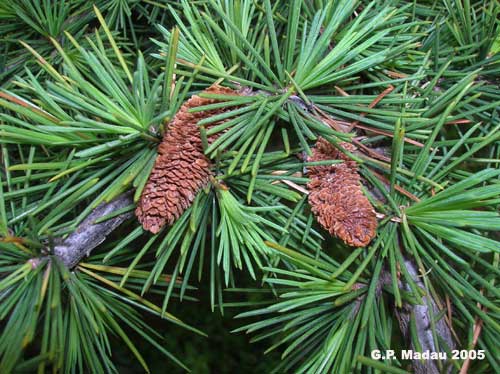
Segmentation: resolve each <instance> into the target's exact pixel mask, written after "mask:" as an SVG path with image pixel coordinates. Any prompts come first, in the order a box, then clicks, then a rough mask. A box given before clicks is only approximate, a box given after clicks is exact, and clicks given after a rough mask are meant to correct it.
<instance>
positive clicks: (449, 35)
mask: <svg viewBox="0 0 500 374" xmlns="http://www.w3.org/2000/svg"><path fill="white" fill-rule="evenodd" d="M499 16H500V3H499V2H498V1H497V0H477V1H475V0H474V1H469V0H467V1H466V0H428V1H421V2H416V1H403V0H401V1H399V0H391V1H378V0H376V1H364V0H358V1H350V0H331V1H323V0H315V1H307V0H290V1H281V0H279V1H272V2H271V1H270V0H258V1H254V0H235V1H226V0H200V1H187V0H180V1H171V0H154V1H153V0H151V1H150V0H144V1H139V0H97V1H95V4H92V3H91V2H87V1H83V0H76V1H68V0H57V1H49V0H16V1H14V0H4V1H2V2H1V3H0V41H1V43H0V48H1V50H0V145H1V155H2V156H1V161H2V167H1V171H0V321H1V322H0V326H1V328H0V372H2V373H9V372H12V371H28V372H35V371H36V372H38V373H44V372H46V371H47V372H48V371H54V372H92V373H101V372H102V373H104V372H118V368H117V366H116V359H115V357H113V355H112V351H113V344H116V338H118V339H119V340H120V341H121V343H118V344H122V345H125V346H126V347H127V348H128V349H129V350H130V352H131V353H132V354H133V355H134V357H135V358H136V360H137V362H138V363H140V364H141V365H142V367H143V369H144V370H145V371H149V369H148V363H147V362H146V360H145V359H144V358H143V355H142V353H143V351H144V349H145V348H144V347H143V346H142V345H143V342H145V343H147V344H148V345H149V346H152V347H154V348H155V349H158V350H159V351H160V352H161V353H162V354H164V355H165V356H166V357H168V358H169V359H170V360H171V361H169V365H179V366H180V367H182V368H184V369H186V370H189V368H188V367H187V366H186V365H185V364H184V363H183V358H182V357H176V356H174V355H173V354H172V353H171V352H170V351H168V350H167V349H166V348H165V347H166V344H165V342H164V341H163V333H164V331H158V330H157V329H158V326H157V325H154V324H153V322H150V320H151V317H152V316H155V317H154V318H157V319H160V318H161V319H166V320H167V321H168V322H170V324H175V325H178V326H181V327H182V328H185V329H188V330H190V332H192V334H193V336H195V334H201V335H204V332H203V331H202V330H203V326H190V325H188V324H186V323H185V322H183V320H184V319H183V316H176V315H172V314H171V313H169V310H170V307H171V306H172V304H173V303H179V302H183V303H184V302H189V303H190V307H191V308H198V309H199V313H210V312H216V310H218V312H220V313H224V312H225V310H227V309H228V308H235V307H237V308H238V311H239V312H240V314H239V315H238V321H239V322H240V326H241V327H240V328H238V329H237V330H236V332H241V331H245V332H246V333H248V334H251V335H250V336H251V339H252V341H265V342H266V344H267V345H268V346H269V351H271V350H278V351H279V352H280V354H281V356H280V362H279V364H278V366H277V367H275V368H271V367H270V368H269V372H276V373H288V372H289V373H311V374H313V373H314V374H315V373H350V372H363V373H406V372H425V371H421V370H429V371H428V372H434V371H432V370H438V369H439V370H443V371H444V372H453V373H455V372H456V373H458V372H460V373H465V372H467V368H468V370H469V373H491V372H497V371H498V368H499V367H500V362H499V360H500V350H499V348H498V342H499V341H500V319H499V312H500V308H499V304H498V300H499V298H500V292H499V290H498V287H497V284H496V281H497V277H498V275H499V273H500V270H499V266H498V265H499V260H500V236H499V234H498V233H499V232H500V214H499V207H500V90H499V87H500V21H499ZM213 84H220V85H222V86H225V87H229V88H232V89H234V90H238V92H240V93H242V94H241V95H237V96H234V95H214V94H210V93H200V92H202V91H203V90H205V89H206V88H208V87H210V86H212V85H213ZM194 94H199V95H200V96H201V97H205V98H210V99H216V100H217V102H216V103H214V104H210V105H207V106H205V107H197V108H191V109H190V111H191V112H196V111H203V110H211V109H217V108H223V109H224V111H221V112H220V113H219V114H216V115H213V116H207V117H206V118H203V119H202V120H201V121H199V122H198V124H197V125H198V126H199V129H200V136H201V140H202V142H203V147H204V148H203V150H204V153H205V155H206V156H207V157H208V158H209V159H210V161H211V163H212V169H211V173H212V175H213V176H212V177H211V180H210V183H209V184H208V185H207V186H206V187H205V188H203V189H201V190H200V191H199V192H198V193H197V195H196V197H195V199H194V202H193V203H192V204H191V206H189V207H187V209H186V210H185V211H184V212H183V213H182V215H181V216H180V218H179V219H178V220H177V221H176V222H175V223H174V224H173V225H171V226H169V227H167V226H166V227H164V228H163V229H162V230H161V231H160V232H159V233H157V234H151V233H149V232H146V231H145V230H144V229H143V228H142V226H141V224H140V223H139V222H138V221H137V219H136V218H135V217H132V214H131V212H133V211H134V209H135V206H136V204H137V202H138V201H139V199H140V196H141V193H142V191H143V189H144V186H145V185H146V183H147V181H148V177H149V175H150V172H151V170H152V168H153V166H154V162H155V159H156V155H157V147H158V144H159V143H160V142H161V139H162V136H163V134H164V132H165V131H166V130H167V126H166V125H167V124H168V122H169V121H170V120H171V119H172V118H173V117H174V116H175V114H176V113H177V111H178V110H179V108H180V107H181V106H182V104H183V103H184V102H186V100H187V99H189V98H190V97H191V96H192V95H194ZM209 138H211V139H215V140H214V141H211V142H208V141H207V139H209ZM321 138H322V139H326V140H327V141H328V142H329V143H331V144H332V145H333V146H334V147H335V148H336V149H337V150H338V151H339V152H341V153H343V154H345V155H346V157H348V158H350V159H352V160H354V161H355V162H356V164H357V166H358V168H359V174H360V176H361V179H362V187H361V188H362V190H363V193H364V195H365V196H366V197H367V198H368V200H369V201H370V202H371V204H372V205H373V207H374V209H375V211H376V213H377V218H378V228H377V234H376V237H375V238H374V239H373V240H372V242H371V243H370V244H369V245H368V246H366V247H359V248H355V247H349V246H347V245H346V244H345V243H343V242H342V241H341V240H339V239H337V238H333V237H332V236H331V235H330V234H329V233H328V232H327V231H326V230H324V229H322V227H321V226H320V225H318V224H317V222H316V218H315V217H314V215H313V214H312V212H311V207H310V206H309V204H308V197H307V192H308V191H307V183H308V182H309V178H308V173H307V172H308V169H310V168H311V167H315V166H321V165H335V164H338V163H342V162H343V160H342V159H338V160H327V161H316V162H310V161H308V156H311V155H312V154H313V149H314V146H315V144H316V142H317V140H318V139H321ZM343 142H348V143H352V144H353V145H354V146H355V148H356V151H355V152H350V151H348V150H346V149H345V148H344V147H343V146H342V144H343ZM128 191H132V192H131V195H132V197H131V199H130V204H129V205H127V206H126V207H125V208H122V209H120V210H119V211H116V212H114V213H112V214H111V215H106V216H104V217H102V218H100V221H101V222H102V221H106V220H110V219H112V218H113V217H116V216H118V215H121V214H129V215H130V216H131V217H130V218H129V219H127V220H126V222H125V223H124V224H122V225H121V226H120V228H119V229H118V231H117V233H115V234H112V235H110V236H109V237H108V238H107V239H106V240H105V241H104V242H103V243H101V244H100V245H99V246H98V247H97V248H96V249H95V250H92V249H90V250H89V253H88V257H85V258H84V259H83V260H82V261H81V262H79V263H78V264H77V265H76V266H75V267H74V268H67V267H66V266H65V265H64V264H63V263H62V261H61V259H60V258H58V256H57V255H55V253H54V251H53V249H54V247H55V246H56V245H57V244H58V243H61V241H63V240H64V238H66V237H67V236H68V235H70V234H71V233H72V232H74V231H75V230H76V229H78V228H79V227H80V226H79V225H81V224H82V222H83V221H84V220H85V218H86V217H87V216H88V215H89V214H90V213H91V212H92V211H93V210H94V209H95V208H96V207H98V206H100V205H101V204H106V203H109V202H110V201H113V200H114V199H116V198H118V197H120V196H123V194H124V193H127V192H128ZM249 279H251V281H249ZM200 283H202V284H203V285H206V287H202V288H203V289H204V290H206V291H207V292H208V296H207V297H206V299H208V300H209V305H208V307H207V308H205V309H202V308H201V307H200V306H199V305H197V304H196V303H195V302H193V301H196V290H195V289H196V286H197V285H198V284H200ZM249 283H250V284H254V286H253V287H252V286H250V287H249V288H239V287H240V285H241V284H244V285H246V286H248V284H249ZM255 294H258V295H260V296H259V297H255ZM228 295H230V296H228ZM249 295H250V296H249ZM235 300H236V301H235ZM416 305H423V306H424V307H425V308H424V309H425V310H426V313H428V318H429V319H430V327H429V331H430V334H431V338H430V343H429V342H423V341H422V339H421V335H420V332H421V331H420V329H421V323H420V322H419V318H420V317H421V316H420V315H418V314H417V312H416V308H415V306H416ZM405 318H406V322H407V323H406V325H405V323H402V321H405ZM240 319H241V320H240ZM443 326H444V327H443ZM167 328H168V327H167ZM443 329H444V330H446V331H447V332H448V333H449V334H450V336H451V338H450V339H447V338H446V337H444V336H443ZM429 344H430V346H431V347H433V348H434V349H435V350H436V351H446V352H448V353H450V351H451V349H454V348H456V349H482V350H485V352H486V355H485V359H484V360H472V361H468V360H463V359H462V360H454V361H452V360H448V361H446V362H445V361H436V362H433V363H431V364H429V365H431V366H432V365H436V367H431V368H430V369H429V367H427V369H422V368H419V366H418V365H419V364H418V363H417V364H415V363H414V362H408V361H405V360H401V359H396V360H389V359H387V360H380V361H376V360H373V359H372V358H370V352H371V351H372V350H374V349H381V350H385V349H396V350H398V349H409V348H410V347H413V348H414V349H416V350H418V349H419V348H420V349H423V348H425V347H429ZM449 356H450V355H449ZM221 360H223V358H221ZM412 365H414V366H413V367H412ZM419 370H420V371H419ZM461 370H462V371H461ZM464 370H465V371H464ZM436 372H437V371H436Z"/></svg>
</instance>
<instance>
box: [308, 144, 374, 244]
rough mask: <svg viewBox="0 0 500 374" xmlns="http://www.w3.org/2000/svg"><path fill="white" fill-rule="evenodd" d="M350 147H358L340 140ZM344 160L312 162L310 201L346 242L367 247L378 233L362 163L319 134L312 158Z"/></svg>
mask: <svg viewBox="0 0 500 374" xmlns="http://www.w3.org/2000/svg"><path fill="white" fill-rule="evenodd" d="M340 145H341V146H342V147H343V148H344V149H346V150H347V151H350V152H353V151H354V150H355V149H356V148H355V147H354V146H353V145H352V144H350V143H344V142H343V143H340ZM337 159H340V160H344V162H343V163H341V164H335V165H330V166H328V165H325V166H311V167H309V168H308V174H309V177H310V182H309V183H308V184H307V188H308V189H309V204H310V205H311V208H312V212H313V214H314V215H315V216H316V219H317V220H318V222H319V223H320V224H321V226H323V227H324V228H325V229H326V230H328V232H329V233H330V234H332V235H334V236H336V237H338V238H340V239H342V240H343V241H344V242H345V243H346V244H348V245H351V246H356V247H365V246H367V245H368V244H369V243H370V241H371V240H372V239H373V237H374V236H375V233H376V230H377V218H376V216H375V210H374V209H373V207H372V205H371V204H370V201H369V200H368V199H367V198H366V196H365V195H363V192H362V191H361V185H360V177H359V173H358V166H357V164H356V162H355V161H352V160H351V159H350V158H349V157H347V156H346V155H345V154H344V153H342V152H340V151H339V150H337V149H336V148H335V147H334V146H333V145H332V144H330V143H329V142H328V141H326V140H325V139H323V138H319V139H318V141H317V143H316V147H315V148H314V149H313V155H312V156H311V157H308V161H310V162H311V161H322V160H337Z"/></svg>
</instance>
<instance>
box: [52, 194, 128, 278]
mask: <svg viewBox="0 0 500 374" xmlns="http://www.w3.org/2000/svg"><path fill="white" fill-rule="evenodd" d="M131 204H133V200H132V195H131V194H130V193H124V194H122V195H120V196H118V197H117V198H116V199H115V200H113V201H111V202H109V203H104V202H103V203H101V204H99V205H98V206H97V208H95V209H94V210H93V211H92V213H90V214H89V216H88V217H87V218H85V220H83V221H82V223H80V225H78V228H77V229H76V230H75V231H74V232H72V233H71V234H70V235H68V237H66V239H64V240H63V241H62V242H61V243H59V244H56V246H55V247H54V255H56V256H57V257H59V259H60V260H61V261H62V262H63V263H64V264H65V265H66V266H67V267H68V268H69V269H71V268H73V267H75V266H76V265H77V264H78V263H79V262H80V261H81V259H82V258H84V257H85V256H89V255H90V252H92V250H93V249H94V248H95V247H97V246H98V245H99V244H101V243H102V242H103V241H104V240H105V239H106V237H107V236H108V235H109V234H110V233H111V232H112V231H113V230H115V229H116V228H117V227H118V226H119V225H120V224H122V223H123V222H124V221H126V220H127V219H129V218H130V217H132V215H133V212H126V213H122V214H119V215H117V216H115V217H112V218H110V219H108V220H105V221H103V222H100V223H95V221H96V220H98V219H99V218H101V217H104V216H106V215H108V214H111V213H113V212H116V211H117V210H118V209H122V208H125V207H126V206H128V205H131Z"/></svg>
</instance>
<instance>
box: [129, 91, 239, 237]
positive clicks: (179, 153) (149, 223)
mask: <svg viewBox="0 0 500 374" xmlns="http://www.w3.org/2000/svg"><path fill="white" fill-rule="evenodd" d="M203 92H205V93H211V94H224V95H237V94H238V93H237V92H236V91H233V90H231V89H229V88H225V87H221V86H211V87H210V88H208V89H206V90H205V91H203ZM215 102H217V100H214V99H206V98H202V97H199V96H196V95H195V96H193V97H191V99H189V100H188V101H186V102H185V103H184V104H183V105H182V106H181V108H180V109H179V111H178V112H177V114H176V115H175V117H174V118H173V119H172V121H171V122H170V123H169V124H168V127H167V131H166V133H165V136H164V137H163V140H162V142H161V144H160V145H159V147H158V156H157V157H156V161H155V164H154V167H153V170H152V171H151V174H150V176H149V179H148V182H147V183H146V186H145V187H144V190H143V191H142V195H141V198H140V200H139V203H138V205H137V208H136V210H135V214H136V216H137V218H138V219H139V222H141V224H142V226H143V228H144V229H145V230H148V231H151V232H152V233H153V234H156V233H158V232H159V231H160V229H161V228H162V227H163V226H164V225H166V224H168V225H171V224H173V223H174V222H175V221H176V220H177V219H178V218H179V217H180V216H181V214H182V213H183V212H184V211H185V210H186V209H187V208H188V207H189V206H190V205H191V203H192V202H193V200H194V198H195V197H196V194H197V193H198V191H199V190H200V189H201V188H203V187H204V186H206V185H207V184H208V182H209V178H210V175H211V171H210V166H211V164H210V160H209V159H208V158H207V157H206V156H205V155H204V154H203V147H202V143H201V137H200V130H199V128H198V126H197V123H198V121H200V120H202V119H203V118H207V117H211V116H213V115H216V114H219V113H223V112H226V111H228V110H229V109H226V108H222V109H215V110H209V111H202V112H196V113H189V112H188V110H189V109H190V108H194V107H198V106H202V105H207V104H212V103H215ZM231 109H234V107H232V108H231ZM220 123H221V122H216V123H213V124H211V126H210V127H212V126H215V125H217V124H220ZM216 138H217V136H212V137H210V138H209V139H208V140H209V143H210V142H212V141H214V140H215V139H216Z"/></svg>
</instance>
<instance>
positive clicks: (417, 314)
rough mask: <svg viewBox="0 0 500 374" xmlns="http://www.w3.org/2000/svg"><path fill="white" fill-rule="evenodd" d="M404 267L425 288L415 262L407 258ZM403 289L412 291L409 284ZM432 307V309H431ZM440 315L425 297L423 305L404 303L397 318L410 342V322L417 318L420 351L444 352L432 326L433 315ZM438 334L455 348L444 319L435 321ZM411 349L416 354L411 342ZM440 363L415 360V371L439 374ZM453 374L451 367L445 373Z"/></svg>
mask: <svg viewBox="0 0 500 374" xmlns="http://www.w3.org/2000/svg"><path fill="white" fill-rule="evenodd" d="M404 265H405V266H406V269H407V270H408V273H409V274H410V276H411V278H412V280H413V281H414V282H415V284H416V285H417V286H418V287H421V288H424V284H423V282H422V280H421V279H420V277H419V272H418V269H417V267H416V266H415V264H414V262H413V261H411V260H409V259H408V258H405V261H404ZM403 288H404V289H406V290H407V291H411V290H410V288H409V286H408V284H403ZM429 305H430V307H429ZM438 313H439V308H438V306H437V304H436V302H435V301H434V299H433V298H432V296H430V295H429V296H423V297H422V304H421V305H412V304H409V303H404V305H403V308H402V310H399V311H397V312H396V317H397V319H398V321H399V327H400V329H401V331H402V333H403V335H404V336H405V338H406V339H407V341H410V340H411V339H410V323H411V322H410V321H411V316H412V314H413V315H414V318H415V324H416V332H417V337H418V341H419V343H420V347H419V349H418V350H419V351H420V350H421V352H426V351H429V352H444V349H442V348H440V349H438V347H437V346H436V344H435V343H434V338H433V331H432V325H431V315H432V316H436V315H438ZM435 332H436V334H437V335H438V336H439V337H440V338H441V339H442V340H443V341H444V342H445V343H446V345H448V347H449V349H450V350H451V349H453V348H455V344H454V341H453V338H452V335H451V330H450V328H449V326H448V325H447V324H446V321H445V318H444V317H442V318H440V319H439V320H437V321H435ZM411 349H412V350H413V351H414V352H415V351H416V350H417V347H415V345H414V344H413V342H411ZM438 362H440V360H413V370H414V373H415V374H439V373H441V372H443V371H442V369H440V368H439V365H438ZM441 364H443V366H445V365H446V362H445V361H441ZM445 372H447V373H449V372H451V366H450V367H448V369H447V370H446V371H445Z"/></svg>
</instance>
